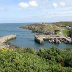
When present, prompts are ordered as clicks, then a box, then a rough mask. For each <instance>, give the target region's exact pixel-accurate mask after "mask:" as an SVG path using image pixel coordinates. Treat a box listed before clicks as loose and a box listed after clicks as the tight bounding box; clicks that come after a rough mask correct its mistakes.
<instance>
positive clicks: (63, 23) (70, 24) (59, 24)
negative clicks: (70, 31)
mask: <svg viewBox="0 0 72 72" xmlns="http://www.w3.org/2000/svg"><path fill="white" fill-rule="evenodd" d="M53 24H56V25H58V26H72V22H56V23H53Z"/></svg>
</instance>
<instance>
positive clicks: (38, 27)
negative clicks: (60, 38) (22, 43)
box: [21, 24, 60, 34]
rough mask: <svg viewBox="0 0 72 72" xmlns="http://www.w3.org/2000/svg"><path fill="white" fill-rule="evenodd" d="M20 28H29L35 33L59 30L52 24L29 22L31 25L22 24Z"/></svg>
mask: <svg viewBox="0 0 72 72" xmlns="http://www.w3.org/2000/svg"><path fill="white" fill-rule="evenodd" d="M21 28H23V29H29V30H32V31H33V32H37V33H46V34H47V33H49V34H50V33H52V34H53V33H54V31H55V30H60V28H59V27H58V26H56V25H53V24H31V25H26V26H22V27H21Z"/></svg>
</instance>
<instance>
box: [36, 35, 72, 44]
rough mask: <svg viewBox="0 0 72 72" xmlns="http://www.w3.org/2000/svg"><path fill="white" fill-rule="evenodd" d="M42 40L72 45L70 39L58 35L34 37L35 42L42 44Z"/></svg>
mask: <svg viewBox="0 0 72 72" xmlns="http://www.w3.org/2000/svg"><path fill="white" fill-rule="evenodd" d="M44 40H48V41H49V42H50V43H61V42H64V43H72V40H71V38H68V37H65V36H58V35H35V41H36V42H38V43H40V44H42V43H43V42H44Z"/></svg>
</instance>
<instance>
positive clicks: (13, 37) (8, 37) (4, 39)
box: [0, 35, 16, 43]
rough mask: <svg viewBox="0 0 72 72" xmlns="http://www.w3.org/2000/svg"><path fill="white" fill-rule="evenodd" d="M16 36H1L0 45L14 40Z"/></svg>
mask: <svg viewBox="0 0 72 72" xmlns="http://www.w3.org/2000/svg"><path fill="white" fill-rule="evenodd" d="M15 38H16V35H7V36H3V37H0V43H6V42H7V41H9V40H12V39H15Z"/></svg>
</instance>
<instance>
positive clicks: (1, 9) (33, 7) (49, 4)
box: [0, 0, 72, 23]
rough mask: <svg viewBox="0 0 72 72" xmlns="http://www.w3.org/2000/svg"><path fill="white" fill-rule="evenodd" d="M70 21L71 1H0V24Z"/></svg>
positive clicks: (71, 17) (71, 12)
mask: <svg viewBox="0 0 72 72" xmlns="http://www.w3.org/2000/svg"><path fill="white" fill-rule="evenodd" d="M58 21H72V0H0V23H14V22H16V23H19V22H22V23H27V22H58Z"/></svg>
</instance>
